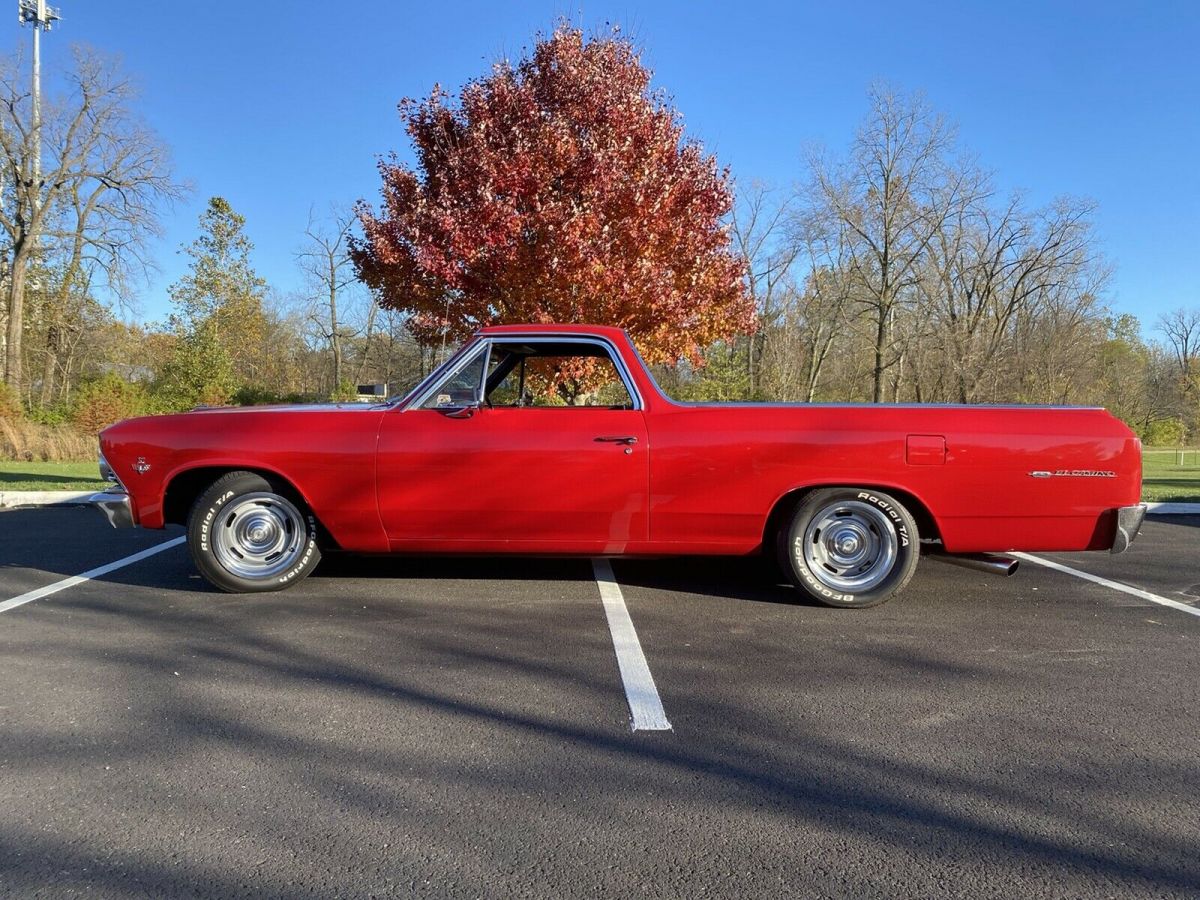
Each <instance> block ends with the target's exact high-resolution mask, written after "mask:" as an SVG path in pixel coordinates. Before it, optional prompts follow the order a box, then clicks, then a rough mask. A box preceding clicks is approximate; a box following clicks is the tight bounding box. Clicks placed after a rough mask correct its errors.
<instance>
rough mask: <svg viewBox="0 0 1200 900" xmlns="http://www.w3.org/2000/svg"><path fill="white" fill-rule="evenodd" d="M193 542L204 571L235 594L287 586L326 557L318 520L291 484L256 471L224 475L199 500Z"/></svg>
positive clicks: (191, 521) (190, 526) (191, 519)
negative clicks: (279, 481)
mask: <svg viewBox="0 0 1200 900" xmlns="http://www.w3.org/2000/svg"><path fill="white" fill-rule="evenodd" d="M187 543H188V549H189V550H190V551H191V554H192V560H193V562H195V564H196V568H197V569H199V570H200V574H201V575H203V576H204V578H205V579H206V580H207V581H208V582H209V583H210V584H212V585H213V586H214V587H217V588H220V589H221V590H223V591H228V592H230V593H250V592H256V591H278V590H282V589H283V588H285V587H288V586H289V585H292V584H295V583H296V582H297V581H300V580H301V579H303V578H305V577H306V576H307V575H308V574H309V573H310V572H312V570H313V569H314V568H316V566H317V563H318V562H320V560H321V551H320V549H319V548H318V546H317V521H316V518H315V517H314V516H313V515H312V513H311V512H309V511H308V510H307V509H306V508H305V506H304V504H303V502H302V501H301V500H300V499H299V498H298V497H296V496H295V495H294V494H293V493H292V492H291V491H289V490H288V489H287V488H286V486H284V485H282V484H273V483H272V482H270V481H268V480H267V479H266V478H264V477H263V476H261V475H257V474H255V473H254V472H229V473H227V474H225V475H222V476H221V477H220V478H218V479H217V480H216V481H214V482H213V483H212V485H211V486H210V487H209V488H208V489H207V490H206V491H204V493H202V494H201V495H200V496H199V497H198V498H196V502H195V503H194V504H192V510H191V513H189V515H188V523H187Z"/></svg>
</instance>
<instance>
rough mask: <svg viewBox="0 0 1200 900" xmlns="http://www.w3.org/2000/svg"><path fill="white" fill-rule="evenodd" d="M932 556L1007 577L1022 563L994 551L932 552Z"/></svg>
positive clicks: (966, 567)
mask: <svg viewBox="0 0 1200 900" xmlns="http://www.w3.org/2000/svg"><path fill="white" fill-rule="evenodd" d="M930 556H932V557H933V558H934V559H940V560H941V561H942V562H945V563H953V564H954V565H956V566H962V567H963V568H964V569H975V570H976V571H977V572H988V573H990V574H992V575H1001V576H1003V577H1005V578H1007V577H1008V576H1010V575H1012V574H1014V573H1015V572H1016V571H1017V567H1018V566H1019V565H1021V561H1020V560H1018V559H1013V558H1012V557H1011V556H999V555H997V554H994V553H958V554H956V553H931V554H930Z"/></svg>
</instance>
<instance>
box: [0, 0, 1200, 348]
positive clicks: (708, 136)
mask: <svg viewBox="0 0 1200 900" xmlns="http://www.w3.org/2000/svg"><path fill="white" fill-rule="evenodd" d="M10 2H11V0H10ZM58 5H59V7H60V10H61V13H62V16H63V21H62V23H61V25H60V26H59V27H58V28H57V29H56V30H55V31H54V32H52V33H51V34H50V35H49V36H47V38H46V39H45V41H44V43H43V48H44V49H43V58H44V60H45V65H46V66H47V67H48V68H53V67H54V66H55V65H56V64H61V63H63V62H65V60H66V58H67V49H68V46H69V44H70V43H71V42H74V41H82V42H87V43H90V44H92V45H94V46H96V47H98V48H101V49H104V50H106V51H109V52H115V53H118V54H120V55H121V56H122V57H123V58H124V62H125V66H126V68H127V69H128V70H129V71H130V72H132V73H133V74H134V75H135V76H136V77H137V78H138V79H139V80H140V82H141V84H142V87H143V91H144V105H143V110H144V114H145V118H146V119H147V120H148V121H149V123H150V124H151V125H153V126H154V127H155V128H156V129H157V130H158V131H159V133H160V134H161V135H162V136H163V138H164V139H165V140H166V141H167V142H168V143H169V144H170V146H171V147H172V150H173V153H174V157H175V161H176V166H177V172H178V174H179V175H180V176H181V177H183V178H185V179H187V180H189V181H190V182H192V184H193V185H194V186H195V193H194V194H193V196H192V197H191V199H190V200H189V201H187V202H185V203H183V204H180V205H179V206H178V207H177V208H176V209H175V210H174V211H173V212H171V213H169V214H168V215H167V217H166V228H167V231H166V235H165V238H164V240H163V241H162V243H161V245H160V246H159V249H158V252H157V257H158V259H159V262H160V266H161V273H160V274H159V275H157V276H156V277H155V278H154V279H153V281H152V283H151V284H150V285H148V286H147V287H146V288H145V289H144V290H143V291H142V293H141V300H140V305H139V310H138V311H139V314H140V317H142V318H147V319H155V318H161V317H163V316H164V315H165V313H166V311H167V309H168V303H167V299H166V287H167V285H168V284H170V283H171V281H173V280H174V279H175V278H177V277H178V276H179V275H180V274H181V273H182V271H183V270H184V260H183V258H182V257H181V256H180V255H179V254H178V253H177V249H178V247H179V245H180V244H181V243H184V242H186V241H188V240H190V239H191V238H192V237H193V236H194V234H195V227H196V225H195V223H196V218H197V216H198V214H199V213H200V211H201V209H202V208H203V206H204V204H205V202H206V200H207V198H208V197H209V196H212V195H214V194H220V195H223V196H225V197H227V198H228V199H229V200H230V201H231V202H232V203H233V205H234V208H235V209H237V210H239V211H240V212H241V213H243V214H244V215H245V216H246V217H247V219H248V231H249V234H250V236H251V238H252V240H253V241H254V242H255V244H256V251H255V255H254V263H255V265H256V266H257V267H258V269H259V271H260V272H261V273H262V274H263V275H264V276H265V277H266V278H267V279H268V280H269V281H270V282H271V283H272V284H274V285H275V286H277V287H278V288H280V289H281V290H283V291H284V292H287V291H289V290H294V289H296V288H298V287H299V285H300V281H301V279H300V276H299V274H298V273H297V271H296V267H295V252H296V249H297V248H298V246H299V245H300V242H301V237H302V232H303V230H304V226H305V224H306V220H307V217H308V211H309V209H310V207H316V208H317V209H318V210H320V209H322V208H324V207H326V206H327V205H328V203H329V202H330V201H337V202H342V203H350V202H353V201H354V200H356V199H358V198H362V197H365V198H367V199H369V200H372V201H373V200H374V199H375V198H376V197H377V194H378V177H377V175H376V172H375V161H376V158H377V157H378V156H379V155H380V154H383V153H387V152H389V151H391V150H396V151H398V152H399V153H400V154H401V156H402V157H407V156H408V147H407V142H406V140H405V135H404V133H403V131H402V130H401V127H400V123H399V120H398V118H397V116H396V110H395V107H396V103H397V102H398V101H399V99H400V98H401V97H403V96H406V95H422V94H424V93H426V92H428V90H429V89H430V87H431V86H432V85H433V84H434V82H441V83H442V84H443V85H444V86H446V87H448V88H450V89H452V90H456V89H457V88H458V86H459V85H461V84H462V83H463V82H464V81H466V80H467V79H469V78H471V77H473V76H476V75H478V74H480V73H481V72H483V71H484V70H485V69H486V67H487V66H488V65H489V64H490V62H491V61H492V60H494V59H495V58H497V57H498V56H501V55H508V56H516V55H518V54H519V53H520V51H521V49H522V48H523V47H525V46H527V45H528V44H529V42H530V40H531V38H532V36H533V34H534V33H535V32H536V31H538V30H539V29H543V30H544V29H547V28H549V27H551V26H552V25H553V23H554V22H555V21H556V20H557V18H559V17H561V16H565V17H567V18H569V19H571V20H572V21H574V22H576V23H577V24H581V25H583V26H584V27H585V28H593V27H596V26H603V25H604V24H605V23H610V22H611V23H619V24H620V25H621V27H622V29H623V30H625V31H626V32H627V33H629V34H631V35H632V36H633V37H634V38H635V39H636V40H637V41H638V42H639V43H640V44H642V45H643V46H644V48H645V59H646V61H647V62H648V63H649V65H650V66H651V67H652V68H653V69H654V71H655V79H656V83H657V84H658V85H659V86H661V87H663V88H665V89H666V90H667V91H668V92H669V93H670V94H671V95H672V96H673V97H674V98H675V101H676V103H677V105H678V107H679V109H680V111H681V112H682V114H683V116H684V120H685V123H686V125H687V127H688V130H689V133H690V134H691V135H692V136H694V137H697V138H699V139H700V140H702V141H703V142H704V143H705V145H706V146H707V147H708V148H709V149H710V151H713V152H715V153H716V154H717V155H718V157H719V158H720V160H721V161H722V163H724V164H727V165H729V166H731V167H732V170H733V173H734V176H735V177H736V178H737V179H739V180H742V181H749V180H752V179H760V180H765V181H768V182H773V183H777V184H780V185H787V184H789V183H791V182H793V181H795V180H796V179H798V178H799V177H801V176H802V174H803V172H802V166H801V156H802V151H803V148H804V147H805V146H806V145H808V144H810V143H812V142H819V143H824V144H827V145H829V146H830V147H831V148H832V149H834V150H840V149H842V148H844V147H845V145H846V144H847V143H848V142H849V140H850V139H851V137H852V135H853V133H854V129H855V127H856V125H857V124H858V122H859V121H860V120H861V118H862V116H863V114H864V112H865V109H866V101H865V91H866V88H867V85H868V84H869V83H870V82H871V81H872V80H874V79H885V80H887V81H889V82H891V83H892V84H894V85H896V86H898V87H901V88H903V89H906V90H921V91H924V92H925V94H926V95H927V97H928V99H929V101H930V102H931V104H932V105H933V106H934V107H935V108H937V109H939V110H940V111H942V112H943V113H945V114H946V116H947V117H948V118H950V119H951V120H952V121H954V122H956V123H957V124H958V126H959V134H960V139H961V141H962V143H963V144H964V145H965V146H967V147H968V148H970V149H972V150H973V151H974V152H975V153H976V154H977V155H978V157H979V159H980V161H981V162H982V163H983V164H984V165H985V166H986V167H987V168H989V169H991V170H992V171H994V172H995V173H996V177H997V181H998V183H999V184H1000V185H1001V186H1002V187H1003V188H1005V189H1021V190H1023V191H1025V192H1027V194H1028V196H1029V198H1030V201H1031V202H1034V203H1041V202H1046V201H1048V200H1050V199H1051V198H1053V197H1054V196H1056V195H1059V194H1064V193H1068V194H1075V195H1081V196H1086V197H1090V198H1092V199H1093V200H1095V201H1096V202H1097V203H1098V204H1099V213H1098V216H1097V230H1098V233H1099V236H1100V238H1101V241H1102V246H1103V250H1104V252H1105V253H1106V255H1107V256H1108V258H1109V260H1110V261H1111V263H1112V264H1113V266H1114V267H1115V277H1114V280H1113V282H1112V288H1111V292H1110V300H1111V302H1112V305H1113V307H1114V309H1116V310H1118V311H1120V312H1132V313H1135V314H1137V315H1138V316H1139V317H1140V318H1141V319H1142V320H1143V325H1144V327H1145V326H1149V325H1152V323H1153V320H1154V318H1155V317H1156V316H1157V315H1158V313H1160V312H1162V311H1164V310H1167V309H1171V308H1174V307H1177V306H1181V305H1188V306H1194V305H1200V271H1198V269H1197V265H1196V261H1197V250H1196V244H1197V241H1198V240H1200V164H1198V163H1200V153H1198V150H1197V148H1198V147H1200V63H1197V61H1196V60H1197V58H1198V56H1200V53H1198V51H1197V47H1200V3H1197V2H1191V0H1179V2H1169V0H1159V2H1148V3H1136V4H1135V3H1128V2H1123V3H1116V2H1108V0H1093V2H1087V3H1085V2H1050V0H1043V2H1013V0H1004V2H996V0H988V2H969V0H964V2H953V3H952V2H942V3H923V2H892V3H874V2H867V3H828V2H818V3H809V2H793V3H788V2H751V0H742V2H738V3H735V4H728V5H726V4H711V5H710V4H704V3H644V4H637V3H630V2H624V3H596V2H589V3H581V4H575V5H565V4H562V3H539V2H527V3H503V2H492V3H457V2H440V3H433V4H429V3H396V2H388V0H382V2H377V3H335V2H329V0H324V2H310V0H303V2H260V3H258V4H256V5H251V4H248V3H241V4H233V3H225V2H210V0H206V2H199V0H191V2H171V3H139V4H134V3H129V2H125V3H116V2H109V0H60V3H59V4H58ZM6 21H7V22H8V24H7V26H5V27H7V28H8V34H7V35H6V38H5V40H6V45H7V47H8V48H9V49H14V48H15V47H16V46H18V44H20V45H22V46H25V45H27V43H28V41H29V32H28V29H27V28H21V27H20V26H19V25H18V24H17V22H16V15H15V14H14V15H12V16H11V17H9V18H8V19H7V20H6Z"/></svg>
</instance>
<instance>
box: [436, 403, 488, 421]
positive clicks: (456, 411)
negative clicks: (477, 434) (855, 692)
mask: <svg viewBox="0 0 1200 900" xmlns="http://www.w3.org/2000/svg"><path fill="white" fill-rule="evenodd" d="M479 407H480V403H479V401H478V400H472V401H470V402H469V403H463V404H461V405H455V406H452V407H450V408H448V409H445V410H439V412H441V413H442V415H444V416H445V417H446V418H447V419H469V418H471V416H473V415H475V411H476V410H477V409H479Z"/></svg>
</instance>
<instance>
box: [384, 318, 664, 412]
mask: <svg viewBox="0 0 1200 900" xmlns="http://www.w3.org/2000/svg"><path fill="white" fill-rule="evenodd" d="M475 340H477V341H478V342H479V343H480V345H481V347H480V348H474V349H471V350H470V352H468V353H466V354H465V355H464V356H463V358H462V360H461V361H460V362H459V363H458V365H456V366H454V369H453V371H447V372H446V373H444V374H443V376H442V377H441V378H440V379H439V380H438V381H437V382H436V383H435V384H431V385H430V386H429V387H428V388H427V389H426V390H424V391H422V392H421V393H420V394H419V395H417V397H416V398H415V399H414V400H413V401H412V402H411V403H408V404H406V405H405V407H404V408H405V409H406V410H409V409H420V408H421V407H422V406H423V405H424V404H425V401H426V400H428V399H429V397H430V396H431V395H432V394H433V393H434V391H436V390H437V388H438V387H439V386H440V385H441V384H443V383H445V382H446V381H447V380H448V379H450V378H453V377H455V376H456V375H457V374H458V373H459V372H461V371H462V370H463V369H464V368H466V367H467V366H468V365H470V364H471V363H472V362H473V361H474V360H475V357H476V356H478V355H479V354H480V353H481V352H483V351H484V350H486V352H487V354H488V355H487V358H486V359H485V360H484V363H483V378H484V380H485V381H486V380H487V375H488V366H489V365H490V363H491V353H492V345H493V344H516V343H521V344H591V345H593V346H599V347H603V348H604V349H605V350H606V351H607V352H608V356H609V359H611V360H612V364H613V367H614V368H615V369H616V370H617V375H618V376H620V378H621V382H622V383H623V384H624V385H625V390H627V391H628V392H629V398H630V399H631V400H632V401H633V410H634V411H636V410H642V409H645V408H646V405H645V402H644V401H643V399H642V392H641V391H639V390H638V386H637V382H636V381H634V380H633V375H632V374H631V373H630V371H629V367H628V366H627V365H626V364H625V357H623V356H622V355H621V352H620V350H619V349H618V348H617V345H616V344H614V343H613V342H612V341H610V340H609V339H608V338H605V337H600V336H599V335H591V334H588V335H583V334H576V333H573V332H569V331H568V332H538V333H536V334H522V333H521V332H516V331H514V332H511V333H508V332H505V333H504V334H488V335H483V336H480V337H477V338H476V339H475ZM483 387H484V385H483V384H481V385H480V390H481V391H482V389H483Z"/></svg>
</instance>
